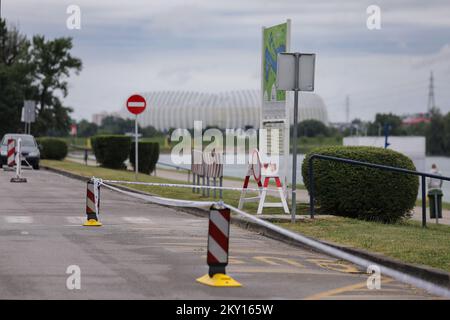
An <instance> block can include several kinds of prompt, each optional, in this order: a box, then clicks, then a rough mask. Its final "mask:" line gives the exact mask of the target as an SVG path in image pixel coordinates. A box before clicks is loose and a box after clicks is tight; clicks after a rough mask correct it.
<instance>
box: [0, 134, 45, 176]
mask: <svg viewBox="0 0 450 320" xmlns="http://www.w3.org/2000/svg"><path fill="white" fill-rule="evenodd" d="M19 138H21V140H22V156H23V159H24V160H26V161H23V162H22V164H24V165H26V164H27V162H28V164H30V165H31V166H32V167H33V169H36V170H38V169H39V161H40V159H41V153H40V152H39V147H38V144H37V143H36V140H35V139H34V137H33V136H32V135H29V134H16V133H7V134H5V135H4V136H3V139H2V142H1V145H0V158H1V165H2V166H4V165H6V161H7V155H8V140H9V139H14V140H16V141H17V139H19Z"/></svg>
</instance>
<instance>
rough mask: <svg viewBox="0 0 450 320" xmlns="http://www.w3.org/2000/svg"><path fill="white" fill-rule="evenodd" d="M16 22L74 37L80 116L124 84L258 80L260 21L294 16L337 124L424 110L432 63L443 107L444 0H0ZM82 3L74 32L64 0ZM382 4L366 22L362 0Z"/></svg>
mask: <svg viewBox="0 0 450 320" xmlns="http://www.w3.org/2000/svg"><path fill="white" fill-rule="evenodd" d="M1 2H2V17H4V18H6V19H7V20H8V21H9V22H10V23H14V24H16V25H18V26H19V28H20V29H21V31H22V32H24V33H26V34H28V35H30V36H31V35H33V34H36V33H39V34H44V35H45V36H46V37H48V38H54V37H60V36H71V37H73V39H74V50H73V53H74V55H76V56H78V57H79V58H81V59H82V60H83V64H84V66H83V71H82V72H81V74H80V75H79V76H74V77H72V78H71V79H70V91H69V96H68V97H67V98H66V100H65V103H66V104H67V105H69V106H71V107H73V108H74V114H73V116H74V117H75V118H76V119H81V118H87V119H89V120H90V119H91V115H92V113H94V112H99V111H102V110H105V111H117V110H119V109H120V108H122V107H123V103H124V100H125V99H126V97H127V96H128V95H129V94H130V93H134V92H141V91H154V90H195V91H203V92H220V91H230V90H240V89H259V87H260V60H261V54H260V50H261V27H262V26H270V25H274V24H278V23H281V22H284V21H285V20H286V19H291V20H292V31H291V37H292V45H291V51H300V52H314V53H316V54H317V60H316V90H315V91H316V93H318V94H319V95H320V96H322V98H323V99H324V101H325V104H326V105H327V108H328V113H329V119H330V121H332V122H336V121H343V120H345V96H346V95H347V94H348V95H350V101H351V112H350V113H351V114H350V117H351V118H355V117H358V118H361V119H364V120H372V119H373V117H374V114H375V113H376V112H394V113H397V114H403V113H409V112H424V111H426V106H427V93H428V78H429V73H430V70H433V71H434V74H435V93H436V104H437V105H438V106H439V107H440V108H441V109H442V110H443V111H445V112H447V111H450V2H449V1H448V0H436V1H423V0H408V1H406V0H389V1H387V0H382V1H365V0H345V1H329V0H328V1H325V0H314V1H313V0H309V1H303V0H223V1H222V0H220V1H219V0H193V1H188V0H182V1H181V0H166V1H163V0H161V1H151V0H129V1H123V0H122V1H115V0H108V1H106V0H96V1H92V0H78V1H76V0H70V1H66V0H39V1H37V0H2V1H1ZM71 4H75V5H78V6H79V7H80V8H81V30H69V29H67V27H66V20H67V18H68V16H69V15H68V14H67V13H66V9H67V7H68V6H69V5H71ZM371 4H375V5H378V6H379V7H380V8H381V29H380V30H368V29H367V27H366V20H367V17H368V14H367V13H366V9H367V7H368V6H369V5H371Z"/></svg>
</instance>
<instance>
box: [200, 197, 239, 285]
mask: <svg viewBox="0 0 450 320" xmlns="http://www.w3.org/2000/svg"><path fill="white" fill-rule="evenodd" d="M230 220H231V213H230V209H228V208H225V207H223V206H220V205H218V204H214V205H213V206H212V207H211V208H210V211H209V227H208V253H207V256H206V263H207V264H208V266H209V271H208V274H206V275H204V276H203V277H200V278H198V279H197V281H198V282H200V283H202V284H206V285H209V286H214V287H240V286H241V284H240V283H239V282H237V281H236V280H234V279H233V278H231V277H230V276H228V275H226V271H225V268H226V266H227V265H228V251H229V242H230Z"/></svg>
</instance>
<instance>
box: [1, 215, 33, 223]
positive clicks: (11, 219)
mask: <svg viewBox="0 0 450 320" xmlns="http://www.w3.org/2000/svg"><path fill="white" fill-rule="evenodd" d="M5 220H6V222H7V223H33V218H32V217H29V216H5Z"/></svg>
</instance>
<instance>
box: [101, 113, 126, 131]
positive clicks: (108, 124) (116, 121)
mask: <svg viewBox="0 0 450 320" xmlns="http://www.w3.org/2000/svg"><path fill="white" fill-rule="evenodd" d="M98 131H99V133H104V134H124V133H126V132H134V120H131V119H122V118H119V117H114V116H108V117H106V118H105V119H103V121H102V125H101V126H100V128H99V130H98Z"/></svg>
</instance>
